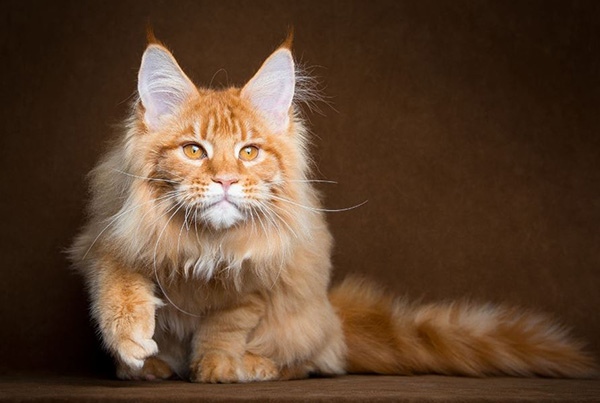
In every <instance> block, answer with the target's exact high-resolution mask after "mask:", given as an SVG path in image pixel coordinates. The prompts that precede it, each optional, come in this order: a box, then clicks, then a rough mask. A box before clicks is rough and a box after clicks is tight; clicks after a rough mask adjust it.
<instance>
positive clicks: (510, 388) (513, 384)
mask: <svg viewBox="0 0 600 403" xmlns="http://www.w3.org/2000/svg"><path fill="white" fill-rule="evenodd" d="M0 401H77V402H97V401H136V402H154V401H160V402H170V401H177V402H185V401H221V402H229V401H285V402H297V401H328V402H329V401H369V402H379V401H397V402H443V401H447V402H475V401H486V402H600V381H599V380H563V379H521V378H489V379H473V378H458V377H446V376H432V375H429V376H415V377H399V376H355V375H353V376H344V377H339V378H324V379H316V378H315V379H308V380H301V381H290V382H266V383H253V384H245V385H243V384H238V385H199V384H192V383H188V382H181V381H166V382H124V381H117V380H108V379H100V378H92V377H60V376H48V377H43V378H42V377H31V378H29V377H23V376H22V377H18V378H17V377H4V378H0Z"/></svg>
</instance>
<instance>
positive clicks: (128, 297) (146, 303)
mask: <svg viewBox="0 0 600 403" xmlns="http://www.w3.org/2000/svg"><path fill="white" fill-rule="evenodd" d="M88 281H89V285H90V292H91V299H92V315H93V317H94V319H95V320H96V322H97V324H98V327H99V329H100V333H101V335H102V339H103V341H104V344H105V345H106V347H107V348H108V350H109V351H110V352H111V353H112V354H113V355H114V356H115V358H116V359H117V360H118V361H120V363H122V364H124V365H126V366H129V367H131V368H132V369H133V370H139V369H141V368H142V367H143V366H144V361H145V360H146V358H148V357H150V356H153V355H155V354H156V353H157V352H158V346H157V345H156V342H155V341H154V340H153V339H152V336H153V335H154V326H155V313H156V307H157V306H160V305H161V304H162V302H161V301H160V300H159V299H158V298H156V297H155V296H154V286H153V283H152V282H151V281H150V280H149V279H147V278H146V277H145V276H143V275H142V274H140V273H137V272H134V271H132V270H129V269H127V268H125V267H123V266H122V265H120V264H118V263H117V262H115V261H114V260H112V259H104V260H102V261H100V262H99V263H98V264H97V265H96V267H94V270H93V271H91V272H90V273H88Z"/></svg>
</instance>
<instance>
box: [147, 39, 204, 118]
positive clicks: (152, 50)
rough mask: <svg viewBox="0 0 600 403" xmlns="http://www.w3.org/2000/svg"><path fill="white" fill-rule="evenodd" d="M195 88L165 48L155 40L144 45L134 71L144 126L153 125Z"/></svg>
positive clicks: (172, 110) (177, 105)
mask: <svg viewBox="0 0 600 403" xmlns="http://www.w3.org/2000/svg"><path fill="white" fill-rule="evenodd" d="M196 91H197V90H196V87H195V86H194V84H193V83H192V82H191V81H190V79H189V78H188V77H187V76H186V75H185V73H184V72H183V70H181V68H180V67H179V65H178V64H177V61H176V60H175V58H174V57H173V55H171V53H170V52H169V51H168V50H167V49H166V48H164V47H163V46H161V45H157V44H151V45H149V46H148V47H147V48H146V51H145V52H144V55H143V56H142V64H141V66H140V71H139V73H138V92H139V95H140V99H141V101H142V105H144V108H145V109H146V112H145V115H144V120H145V121H146V123H147V124H148V127H150V128H151V129H157V128H158V127H159V126H160V123H161V120H162V118H163V117H164V116H167V115H172V114H173V113H175V112H176V110H177V109H178V108H179V107H180V106H181V104H182V103H183V102H184V101H185V100H186V99H187V98H189V97H190V96H191V95H192V94H194V93H196Z"/></svg>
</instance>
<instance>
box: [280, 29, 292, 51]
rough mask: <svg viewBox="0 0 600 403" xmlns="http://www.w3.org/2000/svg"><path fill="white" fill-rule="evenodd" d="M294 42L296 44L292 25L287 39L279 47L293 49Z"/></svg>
mask: <svg viewBox="0 0 600 403" xmlns="http://www.w3.org/2000/svg"><path fill="white" fill-rule="evenodd" d="M293 44H294V27H293V26H290V27H289V28H288V32H287V35H286V37H285V40H284V41H283V42H282V43H281V45H279V47H280V48H285V49H287V50H289V51H291V50H292V45H293Z"/></svg>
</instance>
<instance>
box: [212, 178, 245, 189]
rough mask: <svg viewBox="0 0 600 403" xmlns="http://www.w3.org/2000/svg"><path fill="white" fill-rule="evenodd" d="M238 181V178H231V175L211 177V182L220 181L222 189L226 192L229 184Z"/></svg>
mask: <svg viewBox="0 0 600 403" xmlns="http://www.w3.org/2000/svg"><path fill="white" fill-rule="evenodd" d="M238 181H239V179H238V178H232V177H217V178H213V182H216V183H220V184H221V186H223V190H224V191H226V192H227V190H228V189H229V186H231V185H232V184H233V183H236V182H238Z"/></svg>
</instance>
